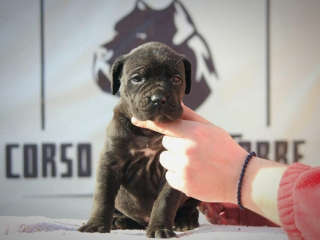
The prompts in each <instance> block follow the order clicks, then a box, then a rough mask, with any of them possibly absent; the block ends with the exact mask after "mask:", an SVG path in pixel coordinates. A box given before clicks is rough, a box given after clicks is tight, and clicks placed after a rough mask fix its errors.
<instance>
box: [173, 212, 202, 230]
mask: <svg viewBox="0 0 320 240" xmlns="http://www.w3.org/2000/svg"><path fill="white" fill-rule="evenodd" d="M197 227H199V222H198V219H195V218H192V217H189V216H184V217H180V218H178V219H176V220H175V230H176V231H178V232H185V231H189V230H193V229H195V228H197Z"/></svg>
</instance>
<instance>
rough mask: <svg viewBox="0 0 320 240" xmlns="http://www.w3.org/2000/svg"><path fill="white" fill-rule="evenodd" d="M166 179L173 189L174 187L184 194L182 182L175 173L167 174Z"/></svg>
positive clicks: (168, 172)
mask: <svg viewBox="0 0 320 240" xmlns="http://www.w3.org/2000/svg"><path fill="white" fill-rule="evenodd" d="M166 179H167V181H168V183H169V184H170V186H171V187H173V188H175V189H177V190H179V191H181V192H184V191H183V190H184V189H183V184H182V180H181V179H180V178H178V177H177V174H175V173H174V172H171V171H167V172H166Z"/></svg>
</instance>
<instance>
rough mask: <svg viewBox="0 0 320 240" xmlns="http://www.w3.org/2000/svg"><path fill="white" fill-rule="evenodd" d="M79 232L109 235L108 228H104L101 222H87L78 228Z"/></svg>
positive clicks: (104, 225)
mask: <svg viewBox="0 0 320 240" xmlns="http://www.w3.org/2000/svg"><path fill="white" fill-rule="evenodd" d="M78 231H79V232H89V233H93V232H99V233H109V232H110V226H106V224H105V223H103V222H90V221H89V222H87V223H86V224H85V225H83V226H82V227H80V228H78Z"/></svg>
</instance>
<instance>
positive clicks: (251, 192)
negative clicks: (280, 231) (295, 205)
mask: <svg viewBox="0 0 320 240" xmlns="http://www.w3.org/2000/svg"><path fill="white" fill-rule="evenodd" d="M286 168H287V166H286V165H283V164H280V163H277V162H274V161H270V160H265V159H261V158H258V157H253V158H252V159H251V161H250V163H249V164H248V166H247V169H246V173H245V176H244V179H243V182H242V191H241V192H242V194H241V195H242V196H241V202H242V205H243V206H244V207H245V208H248V209H250V210H252V211H254V212H256V213H258V214H260V215H262V216H264V217H266V218H268V219H270V220H271V221H273V222H275V223H277V224H280V220H279V214H278V209H277V196H278V188H279V184H280V180H281V177H282V175H283V172H284V171H285V169H286Z"/></svg>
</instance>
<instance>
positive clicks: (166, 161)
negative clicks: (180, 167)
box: [159, 151, 179, 172]
mask: <svg viewBox="0 0 320 240" xmlns="http://www.w3.org/2000/svg"><path fill="white" fill-rule="evenodd" d="M175 158H176V157H175V155H174V154H173V153H171V152H169V151H164V152H162V153H161V154H160V159H159V161H160V164H161V165H162V166H163V167H164V168H165V169H168V171H171V172H176V166H177V164H179V163H177V161H176V159H175Z"/></svg>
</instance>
